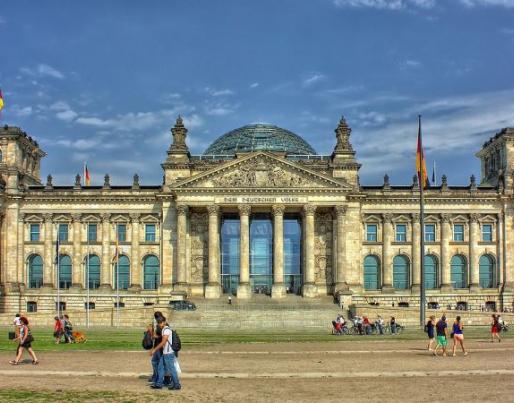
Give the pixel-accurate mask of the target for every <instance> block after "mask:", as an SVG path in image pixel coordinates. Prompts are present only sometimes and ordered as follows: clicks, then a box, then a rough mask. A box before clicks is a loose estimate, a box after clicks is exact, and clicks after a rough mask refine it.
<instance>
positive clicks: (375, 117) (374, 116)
mask: <svg viewBox="0 0 514 403" xmlns="http://www.w3.org/2000/svg"><path fill="white" fill-rule="evenodd" d="M359 119H360V121H361V122H360V123H361V124H362V126H379V125H382V124H384V123H385V121H386V117H385V115H384V114H383V113H380V112H376V111H369V112H362V113H360V114H359Z"/></svg>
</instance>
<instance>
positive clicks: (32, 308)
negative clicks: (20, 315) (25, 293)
mask: <svg viewBox="0 0 514 403" xmlns="http://www.w3.org/2000/svg"><path fill="white" fill-rule="evenodd" d="M27 312H37V302H35V301H28V302H27Z"/></svg>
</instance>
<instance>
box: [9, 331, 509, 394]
mask: <svg viewBox="0 0 514 403" xmlns="http://www.w3.org/2000/svg"><path fill="white" fill-rule="evenodd" d="M423 347H424V341H377V340H376V339H370V340H364V341H337V342H335V341H334V342H324V343H263V344H230V345H220V344H218V345H204V346H198V347H187V349H186V350H185V351H183V352H181V353H180V364H181V367H182V369H183V374H182V381H183V382H182V384H183V389H182V390H181V391H180V392H171V391H168V390H162V391H155V392H154V391H151V390H150V389H149V387H148V386H147V382H146V379H147V376H148V374H149V370H150V364H149V357H148V355H147V353H146V352H143V351H114V352H109V351H102V352H94V351H93V352H92V351H74V352H41V353H39V359H40V361H41V364H40V365H39V366H37V367H36V366H33V365H31V364H30V362H29V361H28V360H27V361H26V364H24V365H19V366H17V367H12V366H10V365H9V364H8V360H9V359H10V358H11V357H12V354H9V353H7V352H5V351H4V352H2V353H0V389H1V390H5V389H13V388H16V389H20V388H21V389H28V390H31V391H56V390H57V391H63V390H64V391H65V390H68V391H69V390H71V391H77V392H80V393H83V392H84V391H91V392H99V391H105V392H106V393H108V392H120V393H121V394H122V396H123V397H124V399H128V400H129V401H130V400H132V401H142V400H146V401H152V400H155V401H163V400H162V399H165V400H164V401H168V399H170V400H175V399H176V400H177V401H226V402H235V401H242V400H245V401H335V400H341V399H342V398H343V397H344V398H345V399H352V400H354V401H431V402H435V401H447V400H448V399H449V398H450V397H451V396H452V395H453V394H454V393H458V395H459V400H460V401H466V402H471V401H498V400H500V399H501V400H503V401H509V400H514V398H510V397H511V396H514V383H513V382H512V379H513V376H514V365H513V364H514V354H513V352H514V342H513V341H512V340H504V341H502V343H495V344H492V343H490V342H489V341H486V340H472V341H471V340H470V341H469V342H467V347H468V348H469V350H470V354H469V355H468V356H467V357H464V356H462V354H459V353H458V354H457V357H445V358H443V357H438V358H435V357H433V356H432V355H431V354H430V353H428V352H427V351H425V350H423Z"/></svg>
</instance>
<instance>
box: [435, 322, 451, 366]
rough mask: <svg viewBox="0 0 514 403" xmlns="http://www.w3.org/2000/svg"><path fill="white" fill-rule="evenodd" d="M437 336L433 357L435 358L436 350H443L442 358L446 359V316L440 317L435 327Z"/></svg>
mask: <svg viewBox="0 0 514 403" xmlns="http://www.w3.org/2000/svg"><path fill="white" fill-rule="evenodd" d="M435 329H436V334H437V344H436V346H435V349H434V357H436V356H437V349H438V348H439V347H442V348H443V357H446V346H447V345H448V324H447V323H446V316H444V315H443V316H442V317H441V319H439V321H438V322H437V323H436V325H435Z"/></svg>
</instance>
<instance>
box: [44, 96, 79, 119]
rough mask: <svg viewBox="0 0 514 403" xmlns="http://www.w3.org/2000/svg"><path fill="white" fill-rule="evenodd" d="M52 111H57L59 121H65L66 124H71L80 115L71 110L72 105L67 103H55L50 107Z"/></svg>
mask: <svg viewBox="0 0 514 403" xmlns="http://www.w3.org/2000/svg"><path fill="white" fill-rule="evenodd" d="M50 110H52V111H57V112H56V114H55V116H56V117H57V119H60V120H64V121H65V122H71V121H72V120H74V119H75V118H76V117H77V116H78V113H77V112H75V111H74V110H73V109H71V107H70V105H69V104H68V103H67V102H65V101H57V102H55V103H53V104H52V105H50Z"/></svg>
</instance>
